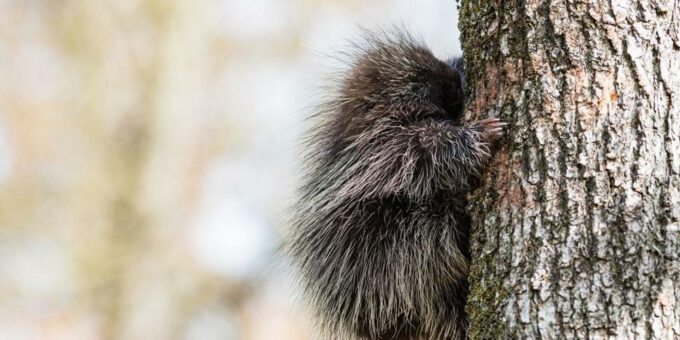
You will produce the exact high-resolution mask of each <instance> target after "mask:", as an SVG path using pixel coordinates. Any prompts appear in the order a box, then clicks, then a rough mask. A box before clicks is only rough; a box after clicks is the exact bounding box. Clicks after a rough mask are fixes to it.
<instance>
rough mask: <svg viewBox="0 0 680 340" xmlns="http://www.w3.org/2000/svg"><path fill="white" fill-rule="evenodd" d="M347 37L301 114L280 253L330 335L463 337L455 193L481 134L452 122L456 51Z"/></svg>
mask: <svg viewBox="0 0 680 340" xmlns="http://www.w3.org/2000/svg"><path fill="white" fill-rule="evenodd" d="M357 46H358V49H357V51H356V53H354V62H353V64H352V66H351V68H350V69H349V71H348V73H347V75H346V76H345V77H343V78H342V79H341V80H340V82H339V90H337V91H336V92H335V96H334V97H333V98H330V99H329V100H328V101H327V102H325V103H324V105H323V106H322V107H321V108H320V109H319V110H318V112H317V114H316V115H315V116H314V117H313V121H314V127H313V128H312V129H311V130H310V132H309V134H308V136H307V156H306V159H305V165H306V167H307V169H306V170H307V171H306V176H305V179H304V183H303V185H302V188H301V190H300V194H299V198H298V201H297V205H296V209H295V216H294V219H293V226H292V233H291V235H290V237H289V240H288V241H289V242H288V252H289V254H290V256H291V258H292V259H293V262H294V264H295V265H296V267H297V268H298V269H299V272H300V274H301V275H300V276H301V282H302V286H303V288H304V292H305V296H306V297H308V298H309V302H310V304H311V306H312V307H313V309H314V312H315V314H316V315H318V317H319V322H320V325H321V327H322V329H323V330H324V331H325V334H326V335H328V337H330V338H338V339H348V338H360V339H416V338H425V339H460V338H463V337H464V334H465V328H466V317H465V314H464V305H465V301H466V296H467V279H466V277H467V271H468V262H469V255H468V249H467V248H468V234H469V220H468V216H467V214H466V211H465V205H466V199H465V194H466V193H467V192H468V191H469V190H471V189H472V187H473V186H474V182H475V178H477V176H478V175H479V174H480V171H481V170H482V169H483V168H484V166H485V165H486V164H487V162H488V159H489V157H490V155H491V152H490V142H491V140H489V135H488V134H485V127H484V126H482V125H480V124H470V125H467V126H464V125H461V122H460V119H461V116H462V109H463V91H462V86H463V85H462V84H463V83H462V82H463V81H464V78H463V77H462V70H461V68H460V63H459V61H458V60H456V61H454V62H453V63H450V64H447V63H445V62H443V61H440V60H438V59H437V58H435V57H434V56H433V55H432V53H431V52H430V51H429V50H428V49H427V48H425V47H424V46H423V44H421V43H420V42H418V40H417V39H415V38H413V37H412V36H410V35H408V34H406V33H392V34H382V33H381V34H369V35H368V38H366V39H365V40H364V41H363V42H362V43H360V44H358V45H357Z"/></svg>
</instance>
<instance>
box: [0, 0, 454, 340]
mask: <svg viewBox="0 0 680 340" xmlns="http://www.w3.org/2000/svg"><path fill="white" fill-rule="evenodd" d="M395 23H402V24H404V25H406V26H407V27H410V28H411V30H412V31H413V32H415V33H417V34H420V35H422V37H423V38H424V40H425V41H426V42H427V43H428V44H429V45H430V46H431V48H432V49H433V50H434V51H435V54H437V55H438V56H441V57H445V56H449V55H451V54H454V53H459V51H460V47H459V44H458V41H457V40H458V33H457V14H456V4H455V1H453V0H427V1H413V0H397V1H386V0H385V1H366V0H362V1H359V0H352V1H323V0H317V1H310V0H205V1H195V0H174V1H169V0H109V1H105V0H99V1H96V0H0V339H2V340H4V339H12V340H13V339H20V340H23V339H76V340H77V339H104V340H109V339H111V340H113V339H191V340H194V339H195V340H198V339H200V340H209V339H262V340H265V339H266V340H269V339H283V340H286V339H316V338H317V336H315V333H314V331H313V329H312V327H311V322H310V316H309V315H308V313H307V312H306V311H305V308H304V306H302V305H300V303H299V302H298V292H296V289H295V285H294V284H293V282H292V280H291V278H290V274H289V269H288V268H287V267H286V266H285V261H282V260H281V259H280V258H279V256H278V255H277V240H278V239H279V237H280V235H281V234H282V233H283V232H285V229H286V224H285V220H286V207H287V206H288V204H289V203H290V202H291V201H292V197H293V195H294V188H295V179H296V175H297V171H296V169H297V165H296V162H297V161H298V155H299V152H298V151H297V149H296V139H297V138H298V137H299V135H300V133H301V130H302V124H301V122H302V120H303V118H304V117H305V115H306V114H308V113H309V112H308V111H307V108H308V107H310V106H311V105H312V104H314V102H315V101H314V100H315V99H314V93H315V89H316V88H317V85H319V84H322V83H323V82H322V78H323V75H324V74H327V73H328V72H329V69H332V68H333V67H334V66H337V65H333V63H334V61H333V58H332V57H329V56H332V55H333V54H334V51H337V50H338V49H339V48H341V47H342V46H346V45H347V44H346V42H347V39H349V38H351V37H352V36H353V34H355V33H356V32H357V25H364V26H367V27H369V28H370V27H381V26H386V25H390V24H395Z"/></svg>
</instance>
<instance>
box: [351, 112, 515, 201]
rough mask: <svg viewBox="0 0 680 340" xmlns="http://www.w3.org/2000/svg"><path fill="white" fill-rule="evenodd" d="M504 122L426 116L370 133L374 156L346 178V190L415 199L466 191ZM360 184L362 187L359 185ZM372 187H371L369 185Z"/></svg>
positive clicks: (370, 146) (499, 135) (368, 151)
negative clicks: (464, 122)
mask: <svg viewBox="0 0 680 340" xmlns="http://www.w3.org/2000/svg"><path fill="white" fill-rule="evenodd" d="M505 126H506V123H504V122H502V121H500V120H499V119H497V118H487V119H484V120H480V121H478V122H474V123H471V124H468V125H465V126H462V125H455V124H454V123H453V122H451V121H447V120H435V119H426V120H422V121H417V122H414V123H411V124H409V125H407V126H391V127H389V129H391V131H385V130H383V131H379V132H378V133H377V134H376V135H377V136H379V137H381V136H389V137H388V138H374V137H373V136H368V137H366V139H367V140H370V141H371V142H370V143H365V145H368V146H367V148H366V151H365V154H367V155H370V158H371V159H372V161H371V162H370V164H369V165H368V166H367V167H366V168H363V169H362V170H361V172H360V173H358V174H357V176H355V177H354V178H355V181H353V182H350V183H347V187H346V190H345V192H362V193H369V194H370V195H371V196H385V195H390V194H394V193H398V194H404V195H407V196H408V197H411V198H413V199H416V200H421V199H424V198H426V197H429V196H431V195H432V194H433V193H436V192H437V191H439V190H451V191H454V192H463V191H466V190H469V189H470V188H471V187H472V184H473V183H471V182H472V181H471V180H472V179H473V178H475V177H478V176H479V175H480V173H481V171H482V170H483V169H484V168H485V167H486V165H487V164H488V162H489V159H490V157H491V145H492V144H493V142H494V141H496V140H497V139H499V138H500V137H501V136H502V135H503V131H504V128H505ZM360 186H361V187H360ZM366 186H370V187H366Z"/></svg>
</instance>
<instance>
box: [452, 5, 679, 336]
mask: <svg viewBox="0 0 680 340" xmlns="http://www.w3.org/2000/svg"><path fill="white" fill-rule="evenodd" d="M460 22H461V31H462V36H463V37H462V42H463V49H464V51H465V68H466V74H467V78H468V81H469V83H468V89H467V90H468V98H469V100H468V115H470V117H471V118H472V119H480V118H483V117H488V116H498V117H500V118H502V119H505V120H507V121H508V122H509V123H510V128H509V132H508V136H507V137H506V138H504V139H503V140H502V141H501V146H500V148H499V150H498V153H497V154H496V156H495V159H494V161H493V164H492V165H491V166H490V168H489V170H488V172H487V173H486V174H485V176H484V178H483V181H482V182H483V183H482V188H481V189H479V190H478V191H476V192H475V193H474V194H473V195H472V196H471V197H470V198H471V200H470V213H471V215H472V218H473V221H474V222H473V228H472V239H471V247H472V257H473V264H472V268H471V274H470V282H471V293H470V298H469V302H468V312H469V315H470V322H471V326H470V331H469V335H470V336H471V338H482V339H487V338H493V339H496V338H503V337H505V338H527V337H528V338H539V337H540V338H549V339H550V338H562V337H566V338H578V339H584V338H635V339H637V338H656V339H679V338H680V265H679V258H680V0H657V1H635V0H622V1H605V0H591V1H587V2H582V1H560V0H553V1H544V0H526V1H520V0H517V1H503V0H496V1H489V0H463V2H462V4H461V20H460Z"/></svg>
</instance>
